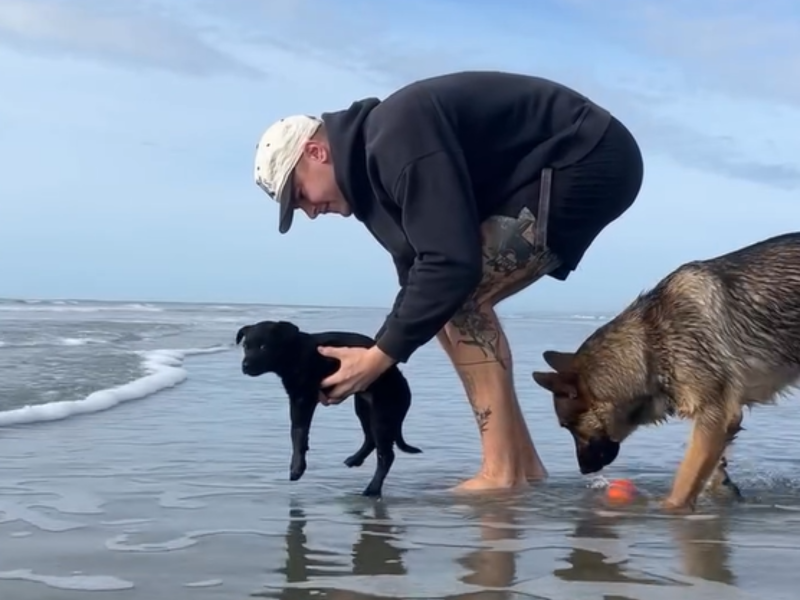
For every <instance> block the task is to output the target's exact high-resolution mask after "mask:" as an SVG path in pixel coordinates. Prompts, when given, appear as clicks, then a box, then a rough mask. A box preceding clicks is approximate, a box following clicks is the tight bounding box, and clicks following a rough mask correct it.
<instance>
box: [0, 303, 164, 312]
mask: <svg viewBox="0 0 800 600" xmlns="http://www.w3.org/2000/svg"><path fill="white" fill-rule="evenodd" d="M0 311H2V312H77V313H94V312H120V311H125V312H163V311H164V309H163V308H161V307H159V306H154V305H152V304H147V303H142V302H131V303H127V304H77V303H70V302H65V301H64V302H60V301H48V302H43V301H42V302H36V301H15V302H7V303H0Z"/></svg>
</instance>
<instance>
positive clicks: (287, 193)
mask: <svg viewBox="0 0 800 600" xmlns="http://www.w3.org/2000/svg"><path fill="white" fill-rule="evenodd" d="M293 199H294V189H293V187H292V178H291V177H289V179H288V180H287V182H286V185H285V186H283V189H282V190H281V193H280V197H279V198H278V203H279V206H280V209H279V217H278V219H279V221H278V232H280V233H286V232H287V231H289V229H290V228H291V227H292V219H293V217H294V206H293V205H292V204H293V202H292V200H293Z"/></svg>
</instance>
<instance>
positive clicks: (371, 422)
mask: <svg viewBox="0 0 800 600" xmlns="http://www.w3.org/2000/svg"><path fill="white" fill-rule="evenodd" d="M242 340H244V344H243V345H242V347H243V348H244V357H243V358H242V372H243V373H244V374H245V375H249V376H251V377H258V376H259V375H263V374H264V373H275V374H276V375H278V377H280V379H281V382H282V383H283V387H284V389H285V390H286V393H287V394H288V395H289V414H290V418H291V423H292V462H291V469H290V473H289V479H290V480H291V481H296V480H298V479H300V477H302V476H303V473H305V470H306V453H307V452H308V434H309V431H310V429H311V419H312V417H313V416H314V411H315V409H316V408H317V403H318V401H319V392H320V384H321V382H322V380H323V379H325V378H326V377H327V376H328V375H331V374H332V373H335V372H336V370H337V369H338V368H339V361H338V360H337V359H335V358H330V357H327V356H323V355H322V354H320V353H319V352H318V351H317V347H318V346H338V347H342V346H358V347H363V348H369V347H370V346H372V345H373V344H374V343H375V342H374V340H373V339H372V338H369V337H367V336H365V335H361V334H358V333H348V332H339V331H327V332H322V333H313V334H310V333H305V332H303V331H300V329H299V328H298V327H297V326H296V325H295V324H293V323H290V322H288V321H261V322H259V323H255V324H252V325H245V326H244V327H242V328H241V329H239V331H238V332H237V333H236V344H237V345H238V344H240V343H242ZM354 396H355V410H356V415H357V416H358V420H359V421H360V422H361V429H363V431H364V443H363V444H362V445H361V448H359V449H358V451H357V452H356V453H355V454H353V455H352V456H350V457H349V458H347V459H346V460H345V461H344V464H346V465H347V466H348V467H360V466H361V465H362V464H363V463H364V460H365V459H366V458H367V457H368V456H369V455H370V454H371V453H372V451H373V450H375V449H376V448H377V451H378V453H377V454H378V460H377V465H376V467H375V474H374V476H373V477H372V481H371V482H370V483H369V485H368V486H367V487H366V488H365V489H364V491H363V495H364V496H380V495H381V493H382V489H383V481H384V479H385V478H386V476H387V475H388V474H389V470H390V469H391V468H392V463H394V456H395V455H394V448H393V445H394V444H397V447H398V448H399V449H400V450H402V451H403V452H407V453H409V454H419V453H420V452H422V450H420V449H419V448H415V447H414V446H410V445H408V444H407V443H406V442H405V440H404V439H403V432H402V427H403V421H404V420H405V418H406V414H407V413H408V409H409V408H410V407H411V389H410V388H409V386H408V382H407V381H406V378H405V376H404V375H403V374H402V372H401V371H400V369H398V368H397V366H392V367H391V368H389V369H387V370H386V371H385V372H384V373H383V374H382V375H381V376H380V377H378V378H377V379H376V380H375V381H374V382H373V383H372V385H370V386H369V388H367V389H366V390H364V391H363V392H359V393H357V394H354Z"/></svg>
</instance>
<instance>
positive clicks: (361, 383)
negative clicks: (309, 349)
mask: <svg viewBox="0 0 800 600" xmlns="http://www.w3.org/2000/svg"><path fill="white" fill-rule="evenodd" d="M317 351H318V352H319V353H320V354H322V355H323V356H330V357H331V358H337V359H339V361H340V362H341V365H340V366H339V370H338V371H336V372H335V373H333V374H332V375H329V376H328V377H327V378H325V379H324V380H323V381H322V385H321V387H323V388H326V387H329V386H332V387H333V389H332V390H331V391H330V392H329V393H328V394H327V395H326V394H325V393H323V392H320V394H321V396H322V397H324V400H322V403H323V404H326V405H328V404H339V403H340V402H341V401H342V400H344V399H345V398H347V397H348V396H350V395H351V394H354V393H355V392H361V391H364V390H365V389H366V388H367V387H368V386H369V385H370V384H371V383H372V382H373V381H375V380H376V379H377V378H378V377H379V376H380V375H381V373H383V372H384V371H385V370H386V369H388V368H389V367H391V366H392V365H393V364H394V362H395V361H394V360H393V359H392V358H391V357H390V356H388V355H386V354H384V353H383V351H381V349H380V348H378V347H377V346H373V347H372V348H369V349H367V348H336V347H332V346H321V347H319V348H317Z"/></svg>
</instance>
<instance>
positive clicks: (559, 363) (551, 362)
mask: <svg viewBox="0 0 800 600" xmlns="http://www.w3.org/2000/svg"><path fill="white" fill-rule="evenodd" d="M542 358H544V362H546V363H547V365H548V366H549V367H550V368H551V369H553V370H554V371H556V372H558V373H571V372H573V371H574V368H573V359H574V358H575V353H574V352H557V351H555V350H545V351H544V352H543V353H542Z"/></svg>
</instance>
